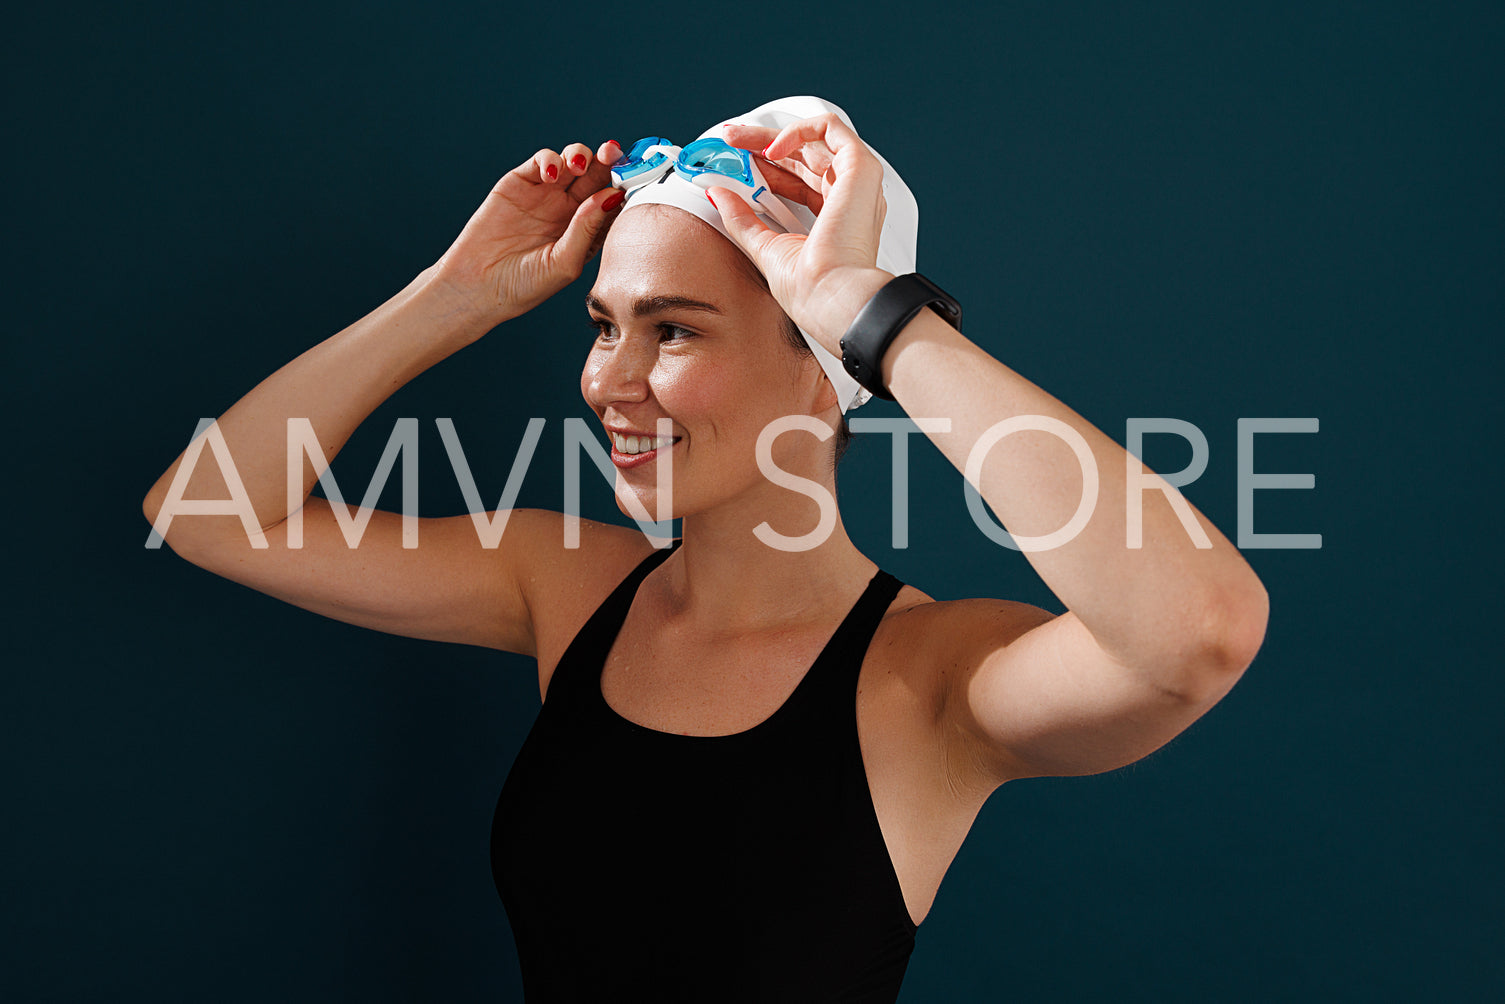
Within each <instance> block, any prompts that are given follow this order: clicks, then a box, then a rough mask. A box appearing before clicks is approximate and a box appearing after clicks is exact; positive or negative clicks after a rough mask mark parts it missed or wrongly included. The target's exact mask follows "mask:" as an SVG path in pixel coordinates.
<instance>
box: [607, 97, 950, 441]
mask: <svg viewBox="0 0 1505 1004" xmlns="http://www.w3.org/2000/svg"><path fill="white" fill-rule="evenodd" d="M828 113H831V114H835V115H837V116H838V117H840V119H841V120H842V121H843V122H845V123H846V124H847V125H848V126H852V120H851V118H850V117H848V115H847V113H846V112H844V111H842V110H841V109H840V108H838V107H836V106H835V105H833V104H832V103H831V102H829V101H826V100H825V99H824V98H817V97H813V96H810V95H801V96H798V97H790V98H779V99H778V100H777V101H770V102H768V103H767V104H766V105H759V106H758V107H757V108H754V109H753V110H752V111H750V112H748V113H746V114H745V115H738V116H736V117H735V118H729V119H726V120H724V121H722V122H718V123H716V124H715V125H713V126H712V127H711V128H709V129H707V130H706V131H705V132H703V133H701V134H700V136H699V137H697V138H698V139H704V138H705V137H707V136H714V137H716V138H718V139H719V138H721V127H722V126H724V125H728V124H731V123H734V122H735V123H738V124H740V125H756V126H768V127H771V128H774V129H783V128H784V127H785V126H787V125H789V124H790V123H792V122H798V121H799V120H800V119H807V118H813V117H814V116H816V115H825V114H828ZM852 130H853V131H854V132H855V131H856V126H852ZM868 149H869V150H872V147H868ZM873 156H875V157H877V158H878V162H879V163H880V164H882V165H883V200H884V202H885V203H886V206H887V211H886V212H885V214H884V217H883V231H882V233H881V234H880V236H879V239H878V262H877V264H878V267H879V268H881V269H883V270H884V271H885V272H891V273H893V274H894V275H904V274H906V273H908V272H913V271H914V270H915V247H916V243H917V239H918V236H919V229H920V207H919V205H918V204H917V203H916V202H915V197H914V194H913V193H912V192H910V190H909V186H907V185H905V184H904V179H902V178H900V177H899V173H898V172H897V171H895V170H894V169H893V168H892V167H891V166H889V163H888V161H886V160H884V159H883V157H882V156H881V155H879V153H878V151H876V150H873ZM647 205H662V206H673V207H675V208H676V209H683V210H684V211H685V212H687V213H690V214H691V215H692V216H695V217H697V218H699V219H702V220H704V221H705V222H707V223H709V224H710V225H711V226H713V227H715V228H716V229H717V230H718V231H719V232H720V233H721V235H722V236H723V237H726V239H727V240H729V241H731V242H732V245H733V246H735V247H737V248H738V249H739V250H740V245H738V244H737V242H736V241H732V238H731V236H730V235H729V234H728V233H727V231H726V224H725V223H723V222H722V220H721V214H720V213H719V212H717V211H716V207H715V206H713V205H711V202H710V200H709V199H707V198H706V193H705V189H703V188H700V187H699V186H697V185H695V184H693V183H691V182H689V181H686V180H685V179H683V178H681V177H679V176H678V175H676V174H675V173H674V172H673V171H670V172H669V173H668V174H666V175H664V176H663V177H662V178H661V179H659V181H658V182H656V183H654V184H648V185H643V186H641V187H638V188H634V189H632V190H631V191H629V192H628V193H627V205H626V206H625V207H624V208H623V210H622V211H623V212H626V211H627V210H628V209H631V208H632V207H634V206H647ZM785 205H787V206H788V207H789V209H790V210H791V211H792V212H793V213H794V215H795V217H796V218H797V219H798V220H799V221H800V222H801V223H802V224H804V226H805V228H806V229H807V230H808V229H809V228H810V226H811V225H812V224H813V223H814V222H815V216H814V214H813V213H811V212H810V210H808V209H806V208H805V207H804V206H802V205H799V204H798V203H795V202H790V201H788V200H785ZM766 222H768V223H769V224H770V225H771V226H773V227H774V228H775V229H778V224H776V223H774V222H773V221H772V220H767V221H766ZM800 334H802V335H804V336H805V342H806V344H808V345H809V346H810V350H811V351H812V352H814V353H815V358H816V361H817V362H819V363H820V368H821V369H822V370H823V371H824V372H825V374H826V378H827V379H828V380H830V381H831V386H832V387H834V388H835V389H836V396H837V399H838V402H839V403H840V405H841V410H842V411H843V412H846V411H850V410H851V409H853V408H855V407H857V406H858V405H860V404H863V403H864V402H866V401H867V400H868V399H869V398H870V397H872V395H871V394H869V393H868V392H867V391H866V390H865V389H863V387H862V385H861V384H859V383H858V382H857V381H856V380H854V379H853V378H852V375H851V374H850V373H848V372H847V371H846V369H845V367H843V366H842V365H841V360H840V359H838V358H836V357H835V356H833V355H832V354H831V353H830V352H827V351H826V350H825V348H823V347H822V346H821V344H820V343H819V342H817V341H816V340H815V339H814V338H811V337H810V335H809V333H808V332H806V331H804V330H801V331H800Z"/></svg>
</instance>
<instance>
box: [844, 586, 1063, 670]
mask: <svg viewBox="0 0 1505 1004" xmlns="http://www.w3.org/2000/svg"><path fill="white" fill-rule="evenodd" d="M1056 616H1057V615H1056V614H1053V613H1051V612H1050V611H1049V610H1045V609H1043V608H1041V607H1037V606H1035V605H1034V604H1031V603H1022V602H1020V601H1018V600H1000V599H986V598H979V599H962V600H935V599H932V598H931V597H930V596H928V595H927V594H926V593H924V592H922V591H921V590H919V589H916V588H915V587H913V586H908V585H906V586H905V587H904V588H903V589H902V590H900V591H899V595H898V596H897V597H896V598H895V600H894V603H893V605H892V606H891V607H890V608H889V612H888V614H887V615H886V616H885V617H884V619H883V624H882V625H881V626H880V628H879V629H878V636H877V638H875V639H874V640H875V643H879V642H881V644H882V646H883V648H884V649H885V650H888V651H890V652H892V654H893V655H894V656H896V657H898V659H899V660H900V661H902V662H903V663H904V664H905V665H907V666H909V667H911V672H915V673H928V672H939V671H940V670H941V669H944V668H945V667H946V666H948V665H962V664H966V663H967V662H969V661H970V660H971V659H973V658H975V657H976V656H977V655H978V654H979V653H980V652H981V651H983V650H984V649H985V650H987V651H993V650H996V649H997V648H998V647H999V646H1000V645H1006V644H1007V643H1008V642H1009V641H1011V640H1012V639H1014V638H1017V637H1019V636H1020V635H1022V634H1024V633H1025V632H1026V631H1029V630H1030V629H1031V628H1034V627H1038V626H1039V625H1041V624H1044V623H1045V622H1046V621H1049V620H1052V619H1054V618H1055V617H1056Z"/></svg>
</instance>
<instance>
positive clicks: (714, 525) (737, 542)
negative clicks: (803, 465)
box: [659, 483, 877, 634]
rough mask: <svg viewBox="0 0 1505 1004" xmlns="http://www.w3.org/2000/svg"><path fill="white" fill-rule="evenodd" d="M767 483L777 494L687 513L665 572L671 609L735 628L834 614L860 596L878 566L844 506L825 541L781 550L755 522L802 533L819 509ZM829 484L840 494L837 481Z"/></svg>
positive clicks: (662, 583) (717, 627)
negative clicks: (854, 537)
mask: <svg viewBox="0 0 1505 1004" xmlns="http://www.w3.org/2000/svg"><path fill="white" fill-rule="evenodd" d="M768 487H769V488H770V489H772V490H773V491H775V492H777V493H778V495H777V496H775V497H774V498H763V499H759V500H745V501H744V503H742V504H731V505H727V506H723V507H720V508H718V509H716V510H714V511H709V512H703V513H697V514H694V515H690V516H686V517H685V518H684V521H683V523H682V534H681V540H682V542H681V544H680V546H679V549H678V550H677V551H676V552H675V553H674V554H673V555H672V556H671V557H670V558H669V559H668V561H666V562H665V564H664V576H663V578H661V579H660V580H659V590H660V593H659V596H660V601H661V602H662V603H663V605H664V610H665V612H666V614H667V615H669V616H672V617H683V618H685V619H686V620H688V621H689V622H690V623H692V624H695V625H698V626H703V627H705V628H707V629H710V630H713V631H716V632H725V633H730V634H737V633H744V632H756V631H759V630H763V629H766V628H769V627H772V626H774V625H779V624H786V625H787V624H791V623H800V622H803V621H807V620H828V619H829V618H830V612H831V611H832V610H833V609H840V610H845V609H847V608H849V607H850V606H851V604H852V603H853V602H855V601H856V598H857V594H858V592H860V590H861V588H862V587H863V586H865V585H866V584H867V582H868V580H869V579H871V578H872V576H873V574H874V573H875V572H876V571H877V566H876V565H874V564H873V562H871V561H869V560H868V559H867V558H866V557H864V556H863V554H862V553H861V552H860V551H858V550H857V548H856V546H855V545H853V543H852V541H851V539H850V538H849V537H848V536H847V532H846V528H845V526H843V524H842V522H841V516H840V514H839V513H838V514H837V516H836V525H835V526H834V527H833V528H832V530H831V533H830V534H829V535H828V536H827V537H826V538H825V540H824V541H822V542H821V543H820V544H818V545H815V546H813V547H806V546H805V545H796V546H799V547H801V548H804V549H801V550H793V551H784V550H780V549H778V548H776V547H773V546H771V545H769V544H766V543H764V542H763V541H762V540H760V539H759V538H758V537H757V535H756V534H755V533H754V532H753V531H754V529H755V528H756V527H757V526H758V525H759V524H762V523H764V522H765V521H766V522H767V523H768V524H769V526H770V527H771V528H772V529H773V530H776V531H777V532H779V533H781V534H783V535H785V536H790V537H793V536H798V535H801V534H805V533H809V532H810V531H811V530H813V529H815V527H816V525H817V523H818V522H819V519H820V512H819V507H818V506H817V505H816V504H815V502H814V500H813V499H810V498H808V497H806V496H803V495H799V494H797V493H793V492H790V491H788V490H786V489H782V488H776V487H775V486H773V485H769V486H768ZM825 487H826V488H827V490H828V491H831V492H832V497H833V498H834V496H835V492H834V485H833V484H830V483H827V484H826V485H825ZM759 494H763V493H759ZM774 501H776V502H777V504H774V505H771V504H768V503H770V502H774ZM749 502H761V503H763V504H748V503H749Z"/></svg>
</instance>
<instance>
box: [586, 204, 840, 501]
mask: <svg viewBox="0 0 1505 1004" xmlns="http://www.w3.org/2000/svg"><path fill="white" fill-rule="evenodd" d="M748 265H749V262H748V261H747V259H746V257H745V256H744V255H743V254H742V252H741V251H739V250H737V249H736V248H735V247H733V246H732V244H731V243H730V242H729V241H727V239H726V238H725V237H723V236H722V235H721V234H719V233H717V232H716V231H715V230H714V229H713V228H712V227H710V226H709V225H708V224H706V223H704V222H703V221H701V220H698V219H696V218H695V217H693V216H691V215H690V214H689V213H686V212H683V211H681V210H678V209H673V208H670V207H666V206H651V207H650V206H643V207H638V208H635V209H632V210H630V211H628V212H624V213H623V214H622V215H621V216H620V217H619V218H618V219H617V220H616V222H615V223H614V224H612V228H611V232H610V233H609V234H608V236H607V239H606V243H605V245H604V246H603V247H602V250H601V268H600V272H599V274H598V276H597V279H596V284H595V287H594V288H593V289H592V290H591V292H590V294H589V297H588V300H587V307H588V309H589V311H590V315H591V320H592V321H593V322H595V323H597V324H598V325H599V333H598V335H597V337H596V340H595V342H594V344H593V345H592V347H591V351H590V355H589V357H588V358H587V359H586V362H585V369H584V372H582V374H581V377H580V390H581V393H582V394H584V395H585V399H586V401H587V402H589V404H590V406H591V408H592V409H593V410H594V411H595V413H596V415H597V417H599V418H600V419H601V422H602V424H603V425H604V426H605V428H606V430H607V432H608V434H609V435H610V438H611V439H612V446H611V457H612V462H613V463H614V464H615V465H616V469H617V482H616V493H617V503H618V505H619V506H621V507H622V508H623V511H624V512H627V511H628V510H627V508H626V506H625V504H624V498H625V497H628V496H631V497H635V498H636V499H637V501H638V502H639V503H640V504H642V505H643V506H644V507H645V508H646V510H647V511H648V513H649V514H655V513H656V512H657V480H658V465H659V463H660V462H661V459H662V457H663V455H664V454H665V453H666V452H668V451H670V450H672V451H673V452H672V456H671V457H670V460H671V463H672V475H673V477H672V483H673V503H674V505H673V515H674V516H675V517H680V516H684V515H687V514H692V513H696V512H702V511H705V510H707V509H709V508H711V507H713V506H716V505H718V504H720V503H723V502H726V501H728V500H730V499H734V498H739V497H743V496H747V497H748V498H749V499H750V500H752V501H754V502H755V501H756V499H757V497H758V495H759V493H763V492H766V491H767V490H768V489H770V488H773V486H772V485H771V484H770V483H769V482H768V481H767V479H766V478H764V476H763V474H762V473H761V472H760V470H759V469H758V465H757V460H756V453H755V448H756V444H757V441H758V436H759V434H760V433H761V432H762V431H763V428H764V426H766V425H767V424H768V423H769V422H771V421H773V420H774V419H777V418H780V417H782V416H785V415H811V414H814V415H820V414H822V413H823V411H824V410H826V409H834V408H835V405H836V398H835V393H834V392H833V391H831V390H830V385H829V384H828V383H827V381H826V380H825V377H824V376H823V375H822V373H821V371H820V367H819V364H817V363H816V362H815V360H814V358H813V357H810V356H803V355H800V354H799V353H797V352H796V351H795V350H794V349H793V348H791V347H790V346H789V344H788V342H787V341H785V335H784V332H783V325H784V314H783V311H782V310H780V308H779V305H778V303H777V301H775V300H774V298H773V296H772V295H771V294H770V293H769V292H768V290H767V289H765V288H764V287H762V286H761V285H759V284H758V283H757V282H756V281H754V280H753V278H752V277H751V276H750V275H749V272H748ZM659 419H668V420H669V422H670V425H671V429H672V435H673V444H672V446H661V447H660V448H659V449H657V450H654V449H651V446H652V443H653V440H652V437H653V436H654V435H655V430H656V428H657V424H658V421H659ZM634 435H635V436H637V437H639V442H638V443H637V444H636V447H635V448H634V444H632V443H631V442H630V441H625V440H627V437H630V436H634ZM643 439H648V442H647V443H645V442H643V441H642V440H643ZM624 441H625V442H624ZM624 447H625V448H624ZM634 449H636V450H637V451H639V452H636V453H634V452H633V451H634ZM644 451H645V452H644ZM828 453H829V445H828V444H826V443H823V442H822V441H821V440H819V439H818V438H817V437H815V436H814V435H811V434H810V433H808V432H790V433H786V434H784V435H782V436H780V437H779V438H778V439H777V440H776V441H775V443H774V449H773V460H774V462H775V463H776V464H777V465H778V466H779V467H780V468H782V469H783V470H787V471H789V472H791V473H795V474H801V475H804V476H815V473H816V472H817V471H818V470H819V467H820V464H821V462H822V460H823V458H825V456H826V454H828ZM776 490H777V491H780V492H783V493H784V494H786V495H787V494H788V492H787V491H786V490H784V489H776ZM749 493H752V494H751V495H749Z"/></svg>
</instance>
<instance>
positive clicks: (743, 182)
mask: <svg viewBox="0 0 1505 1004" xmlns="http://www.w3.org/2000/svg"><path fill="white" fill-rule="evenodd" d="M670 171H673V172H674V173H675V174H677V175H679V176H680V177H682V178H684V179H685V180H686V181H688V182H690V183H691V184H694V185H696V186H698V187H700V188H706V189H708V188H710V187H711V186H712V185H714V186H716V187H717V188H725V189H729V190H730V191H733V192H736V193H737V194H738V195H739V196H741V197H742V201H743V202H746V203H747V204H748V205H749V206H750V207H752V210H753V211H754V212H756V213H762V214H766V215H768V216H771V217H773V219H774V220H775V221H776V222H777V223H778V224H779V226H781V227H783V228H784V229H785V231H787V232H789V233H795V234H804V233H808V232H809V231H808V230H807V229H806V227H805V225H804V224H803V223H801V222H800V221H799V218H798V217H796V216H795V215H794V213H792V212H791V211H790V209H789V207H788V206H787V205H785V203H784V200H783V199H781V198H779V197H778V196H777V195H774V194H773V193H772V192H770V191H769V190H768V182H767V181H765V180H764V178H763V173H762V172H761V171H759V170H758V165H757V164H756V163H755V162H754V161H753V158H752V154H750V153H748V152H747V151H746V150H739V149H737V148H736V147H734V146H732V145H731V144H729V143H727V142H726V141H725V140H721V139H717V138H716V137H714V136H707V137H705V138H704V139H697V140H696V141H695V142H693V143H691V144H689V145H688V146H685V147H682V148H681V147H677V146H675V145H674V144H673V143H671V142H669V141H668V140H667V139H664V138H663V137H662V136H645V137H643V138H642V139H640V140H638V141H637V142H636V143H634V144H632V148H631V149H630V150H628V151H627V152H626V153H624V154H623V155H622V157H621V159H620V160H618V161H617V162H616V163H615V164H613V165H612V166H611V184H612V187H614V188H620V189H622V190H623V191H631V190H633V189H635V188H641V187H643V186H644V185H651V184H654V183H655V182H658V181H660V180H662V179H663V178H664V177H665V176H666V175H668V174H669V172H670Z"/></svg>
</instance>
